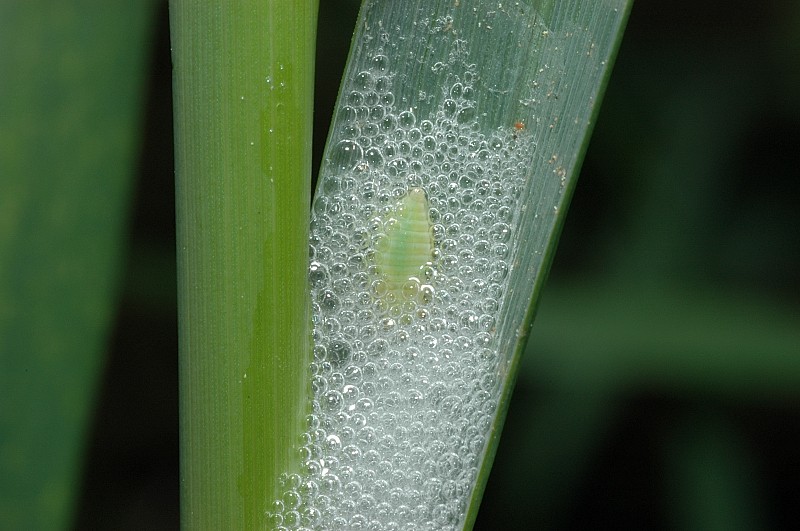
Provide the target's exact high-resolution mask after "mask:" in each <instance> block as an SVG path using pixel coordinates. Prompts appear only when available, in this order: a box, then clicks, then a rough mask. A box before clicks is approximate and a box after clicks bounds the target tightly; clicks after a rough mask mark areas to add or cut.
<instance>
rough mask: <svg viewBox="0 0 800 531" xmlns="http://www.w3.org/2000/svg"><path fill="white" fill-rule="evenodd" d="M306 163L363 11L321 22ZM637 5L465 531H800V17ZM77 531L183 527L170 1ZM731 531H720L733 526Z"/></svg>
mask: <svg viewBox="0 0 800 531" xmlns="http://www.w3.org/2000/svg"><path fill="white" fill-rule="evenodd" d="M320 3H321V5H320V26H319V37H318V51H317V56H318V62H317V91H316V109H315V146H314V150H315V165H314V167H315V168H316V167H318V166H319V160H320V153H321V150H322V147H323V144H324V141H325V135H326V132H327V129H328V120H329V118H330V116H331V112H332V108H333V105H334V102H335V97H336V94H337V90H338V85H339V76H340V75H341V72H342V70H343V67H344V61H345V58H346V53H347V49H348V47H349V43H350V38H351V34H352V32H351V28H352V27H353V25H354V23H355V18H356V14H357V7H358V5H357V2H354V1H335V0H322V1H321V2H320ZM735 4H736V3H730V2H721V1H716V2H712V1H708V2H692V1H687V0H681V1H673V2H646V1H641V2H639V3H638V4H636V5H634V8H633V10H632V13H631V17H630V20H629V23H628V28H627V31H626V33H625V37H624V39H623V43H622V46H621V49H620V52H619V56H618V58H617V62H616V66H615V67H614V71H613V75H612V77H611V81H610V83H609V86H608V90H607V93H606V96H605V100H604V103H603V107H602V111H601V113H600V116H599V121H598V123H597V126H596V128H595V131H594V134H593V138H592V142H591V145H590V147H589V150H588V153H587V155H586V159H585V162H584V165H583V170H582V172H581V177H580V179H579V182H578V186H577V188H576V191H575V195H574V198H573V201H572V205H571V207H570V212H569V216H568V218H567V222H566V225H565V228H564V232H563V235H562V238H561V242H560V244H559V250H558V253H557V255H556V258H555V261H554V264H553V267H552V271H551V275H550V280H549V281H548V285H547V287H546V289H545V291H544V295H543V299H542V301H541V304H540V309H539V316H538V319H537V321H536V324H535V326H534V328H533V331H532V338H531V340H530V342H529V343H530V344H529V347H528V352H527V356H526V359H525V362H524V364H523V368H522V371H521V374H520V376H519V381H518V383H517V387H516V390H515V393H514V398H513V402H512V404H511V407H510V412H509V415H508V419H507V423H506V429H505V431H504V434H503V437H502V440H501V443H500V448H499V451H498V455H497V459H496V466H495V467H494V469H493V471H492V475H491V477H490V479H489V483H488V486H487V489H486V493H485V496H484V503H483V504H482V507H481V511H480V514H479V517H478V521H477V525H476V529H564V530H566V529H606V528H608V529H610V528H613V529H733V528H735V529H793V528H796V527H795V526H796V525H797V522H798V521H800V451H798V448H799V447H800V415H798V413H799V412H800V410H799V408H800V385H798V384H800V363H798V361H796V360H797V359H798V358H800V344H798V343H793V341H792V338H795V339H796V338H798V337H800V336H799V335H798V330H800V275H798V271H799V270H800V245H798V232H799V231H798V227H800V214H798V205H800V201H799V200H800V180H799V179H798V177H799V175H798V173H799V172H798V156H797V155H796V149H797V146H798V144H800V39H798V37H797V36H798V35H800V4H798V3H793V2H783V1H777V0H776V1H768V2H760V3H747V4H744V3H742V7H735ZM156 24H157V28H156V30H155V31H154V32H153V39H154V41H153V43H152V54H151V61H150V64H151V69H150V71H151V75H150V79H149V85H148V86H147V89H146V92H147V96H146V99H147V107H146V113H147V114H146V118H145V127H144V131H143V137H142V138H143V141H142V148H141V154H140V158H139V168H140V173H139V177H138V182H137V185H136V186H137V193H136V199H135V204H134V205H133V209H132V211H133V214H132V219H131V222H130V229H129V250H128V253H127V268H126V271H127V273H126V275H125V281H124V290H123V296H122V297H121V298H120V302H119V307H118V311H117V318H116V324H115V327H114V332H113V336H112V339H111V341H110V344H109V354H110V356H109V359H108V362H107V368H106V371H105V376H104V384H103V386H102V389H101V397H100V400H98V405H99V406H98V409H97V411H96V412H95V415H94V425H93V431H92V434H91V441H90V447H89V448H88V454H87V457H86V459H87V465H86V468H85V470H86V473H85V477H84V480H83V481H84V484H83V493H82V500H81V503H80V508H79V514H78V518H77V521H76V524H75V528H76V529H150V530H156V529H177V528H178V525H179V505H178V401H177V399H178V397H177V390H178V386H177V321H176V303H175V300H176V287H175V230H174V229H175V221H174V215H175V211H174V193H173V192H174V190H173V161H172V129H171V127H172V121H171V118H172V109H171V97H172V96H171V65H170V56H169V50H170V48H169V26H168V13H167V8H166V2H165V3H163V4H162V5H161V6H160V8H159V13H158V16H157V17H156ZM731 526H733V527H731Z"/></svg>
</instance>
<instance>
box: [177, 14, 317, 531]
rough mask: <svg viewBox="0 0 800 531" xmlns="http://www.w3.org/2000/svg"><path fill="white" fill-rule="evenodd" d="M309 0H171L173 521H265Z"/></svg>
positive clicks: (286, 378)
mask: <svg viewBox="0 0 800 531" xmlns="http://www.w3.org/2000/svg"><path fill="white" fill-rule="evenodd" d="M316 13H317V2H316V0H307V1H298V2H269V1H266V0H246V1H241V2H235V3H232V2H231V3H229V2H223V1H219V0H218V1H213V2H184V1H181V0H173V1H172V2H171V3H170V17H171V33H172V46H173V62H174V69H175V78H174V90H175V143H176V171H177V190H176V207H177V237H178V277H179V278H178V286H179V288H178V289H179V295H178V296H179V323H180V324H179V327H180V330H179V334H180V336H179V337H180V388H181V389H180V401H181V402H180V403H181V510H182V519H183V526H184V528H186V529H255V528H264V525H265V523H264V513H265V510H266V508H267V507H268V505H269V503H270V502H271V501H272V499H274V495H275V490H276V487H277V479H278V476H279V475H280V473H282V472H292V471H293V469H294V467H296V465H295V464H294V462H293V461H294V460H293V453H292V450H291V449H292V447H293V446H294V443H295V442H296V439H297V437H298V436H299V434H300V433H301V431H302V425H303V420H302V419H303V417H304V407H305V406H304V404H305V401H306V396H307V393H306V390H307V389H306V386H307V384H306V378H305V371H306V368H307V366H308V363H309V361H310V360H309V356H310V336H309V332H308V323H309V307H308V296H307V282H306V271H307V262H308V251H307V249H308V243H307V242H308V239H307V238H308V237H307V230H308V229H307V227H308V212H309V210H308V201H309V196H310V172H311V114H312V105H313V99H312V96H313V94H312V90H313V58H314V40H315V27H316Z"/></svg>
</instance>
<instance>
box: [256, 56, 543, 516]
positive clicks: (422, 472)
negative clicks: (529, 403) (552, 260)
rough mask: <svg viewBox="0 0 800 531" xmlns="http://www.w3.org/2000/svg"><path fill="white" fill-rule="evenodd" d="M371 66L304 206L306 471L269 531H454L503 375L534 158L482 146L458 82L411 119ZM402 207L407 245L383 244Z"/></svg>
mask: <svg viewBox="0 0 800 531" xmlns="http://www.w3.org/2000/svg"><path fill="white" fill-rule="evenodd" d="M368 64H369V65H370V67H369V68H368V69H365V70H363V71H361V72H360V73H358V75H357V76H356V79H355V82H354V83H351V84H350V87H349V89H348V90H346V91H345V93H343V94H342V96H341V98H342V102H343V103H340V107H339V109H340V110H339V112H338V115H337V122H336V129H335V134H334V141H335V142H336V143H335V144H334V145H333V146H332V147H331V148H330V149H329V151H328V153H327V158H326V164H325V167H324V168H323V172H322V177H321V182H320V184H319V188H318V190H317V194H316V198H315V201H314V203H313V207H312V222H311V242H310V255H311V262H310V268H309V280H310V283H311V294H312V304H313V334H314V338H313V339H314V345H315V346H314V361H313V363H312V364H311V367H310V368H309V371H310V378H311V383H312V390H313V399H312V404H311V411H312V412H311V414H310V415H309V417H308V419H307V422H308V427H307V431H306V433H305V434H304V435H303V439H302V441H300V442H299V443H298V452H299V454H300V458H301V460H302V462H303V467H302V473H300V474H292V475H287V474H284V475H283V476H282V477H281V487H282V490H283V495H282V496H281V497H280V499H278V500H275V501H274V502H273V503H272V504H271V506H270V509H269V512H268V515H267V516H268V521H269V525H270V527H271V528H274V529H279V530H283V529H287V530H288V529H293V530H298V529H368V530H373V531H390V530H391V531H393V530H411V529H414V530H455V529H460V528H461V526H462V523H463V520H464V518H465V514H466V510H467V504H468V501H469V497H470V494H471V489H472V485H473V483H474V481H475V477H476V474H477V471H478V468H479V466H480V462H481V459H482V458H483V453H484V449H485V447H486V443H487V439H488V436H489V431H490V428H491V426H492V422H493V418H494V416H495V414H496V410H497V404H498V398H499V394H500V390H501V389H500V384H501V383H502V377H503V374H504V370H505V366H506V362H507V354H506V353H502V352H499V351H498V348H497V338H496V323H497V321H498V317H499V312H500V310H501V308H502V305H503V301H504V297H505V296H506V294H507V290H508V279H509V270H510V268H511V267H512V264H511V253H512V248H511V243H512V241H513V239H514V237H515V230H516V228H515V221H516V219H517V217H518V216H519V212H520V209H521V208H522V206H523V205H521V204H520V203H519V198H520V197H522V196H523V193H522V192H523V187H524V186H525V176H526V170H528V169H529V167H530V160H531V158H532V150H533V145H532V142H531V140H530V139H529V138H523V137H524V135H525V134H526V132H525V131H524V130H522V129H521V128H520V124H516V126H515V124H514V123H509V124H508V125H507V126H506V127H499V128H497V129H495V130H490V131H485V130H484V128H483V127H482V125H481V123H480V115H479V113H478V112H477V111H478V109H477V108H476V103H475V98H474V90H475V89H474V86H473V78H474V76H473V74H472V73H471V72H469V71H468V70H466V71H464V72H462V73H461V74H460V75H458V76H455V75H454V76H451V82H449V83H448V85H447V87H446V88H445V89H444V93H443V94H442V97H441V104H440V105H438V107H436V108H434V110H433V111H432V112H431V113H430V115H427V116H419V115H418V114H417V112H418V111H415V109H414V108H413V107H412V108H407V107H406V108H400V107H399V106H397V105H395V97H394V93H393V82H394V81H395V80H394V78H393V76H392V73H391V71H390V64H389V59H388V57H387V56H385V55H383V54H381V53H377V54H375V55H374V56H373V57H371V58H370V59H369V61H368ZM420 205H423V206H420ZM409 208H411V209H413V210H415V211H418V210H420V209H423V213H422V214H420V213H418V212H415V213H413V216H414V219H413V220H412V221H413V229H400V230H398V229H395V228H393V227H396V226H397V223H398V219H400V220H401V221H402V212H403V211H404V210H408V209H409ZM425 211H427V212H425ZM398 212H400V213H401V214H398ZM426 224H429V226H428V227H426ZM409 226H412V225H409ZM428 230H429V232H428V234H432V244H426V245H427V246H426V245H423V244H425V242H424V238H425V236H424V235H425V233H426V231H428ZM420 234H422V235H423V236H420ZM420 242H422V243H420ZM404 246H409V247H408V248H410V249H413V250H412V251H410V252H409V255H410V256H408V257H407V258H408V260H405V261H403V260H404V256H402V253H400V252H395V253H394V254H391V255H390V256H387V252H386V249H404V248H406V247H404ZM420 246H422V247H420ZM431 246H432V247H431ZM419 249H422V250H419ZM401 261H402V264H401V263H400V262H401ZM412 262H413V263H412ZM398 264H399V265H398ZM387 271H389V272H390V273H388V278H387ZM397 271H400V273H397ZM398 275H400V276H402V278H398Z"/></svg>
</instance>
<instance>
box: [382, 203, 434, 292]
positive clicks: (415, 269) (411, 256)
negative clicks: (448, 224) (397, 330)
mask: <svg viewBox="0 0 800 531" xmlns="http://www.w3.org/2000/svg"><path fill="white" fill-rule="evenodd" d="M384 227H385V231H386V232H385V236H384V237H383V238H381V239H380V240H379V242H378V244H377V246H376V247H377V249H376V250H377V253H376V257H375V265H376V266H377V267H378V272H379V273H380V275H381V279H382V280H383V282H384V283H385V286H384V287H383V288H382V289H381V290H380V291H385V295H386V297H387V298H388V299H389V301H388V302H389V303H390V304H393V303H394V302H399V301H400V300H402V299H404V298H405V299H409V298H413V297H415V296H416V294H417V293H418V292H419V289H420V285H421V284H424V283H425V282H426V280H427V279H425V278H424V277H425V275H424V269H425V268H426V267H429V266H430V265H431V262H432V260H433V253H434V243H433V225H432V223H431V216H430V207H429V206H428V198H427V197H426V196H425V192H424V191H423V190H422V189H421V188H412V189H411V190H409V191H408V193H407V194H406V195H405V196H404V197H403V198H402V199H401V200H400V202H399V203H398V205H397V207H396V208H395V210H394V212H393V213H392V215H391V216H390V217H389V219H387V220H386V222H385V224H384Z"/></svg>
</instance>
